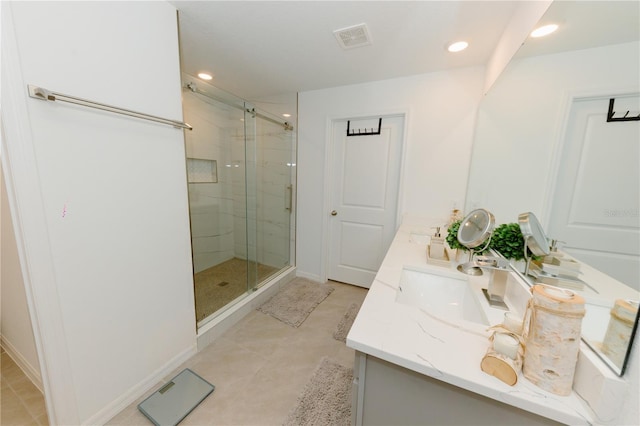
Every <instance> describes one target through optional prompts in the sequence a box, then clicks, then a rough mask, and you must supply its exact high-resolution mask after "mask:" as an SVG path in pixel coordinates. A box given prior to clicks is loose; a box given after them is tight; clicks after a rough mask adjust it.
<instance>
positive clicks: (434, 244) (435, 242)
mask: <svg viewBox="0 0 640 426" xmlns="http://www.w3.org/2000/svg"><path fill="white" fill-rule="evenodd" d="M429 256H430V257H431V258H432V259H438V260H446V259H447V258H446V255H445V248H444V238H442V236H441V235H440V227H439V226H438V227H436V233H435V235H434V236H433V237H431V243H430V244H429Z"/></svg>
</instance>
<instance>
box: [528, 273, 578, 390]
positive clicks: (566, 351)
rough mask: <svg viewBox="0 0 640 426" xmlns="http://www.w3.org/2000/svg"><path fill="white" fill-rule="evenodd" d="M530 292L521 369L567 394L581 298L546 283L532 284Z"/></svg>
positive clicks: (574, 360)
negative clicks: (524, 349)
mask: <svg viewBox="0 0 640 426" xmlns="http://www.w3.org/2000/svg"><path fill="white" fill-rule="evenodd" d="M531 293H532V297H531V299H530V300H529V305H528V307H527V315H526V317H525V324H526V325H525V330H524V341H525V347H526V351H525V354H524V364H523V368H522V372H523V374H524V377H525V378H527V379H528V380H529V381H531V382H532V383H534V384H535V385H537V386H538V387H540V388H542V389H544V390H546V391H549V392H551V393H554V394H556V395H562V396H566V395H569V394H570V393H571V389H572V387H573V377H574V374H575V368H576V363H577V361H578V352H579V350H580V332H581V329H582V318H583V317H584V314H585V310H584V299H583V298H582V297H581V296H579V295H577V294H575V293H574V292H572V291H570V290H566V289H562V288H558V287H553V286H549V285H545V284H536V285H534V286H533V287H532V288H531ZM527 318H528V322H527Z"/></svg>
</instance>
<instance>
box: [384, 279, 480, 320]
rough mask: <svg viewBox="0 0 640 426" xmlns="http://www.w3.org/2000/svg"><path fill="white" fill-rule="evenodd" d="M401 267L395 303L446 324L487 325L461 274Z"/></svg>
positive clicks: (467, 283)
mask: <svg viewBox="0 0 640 426" xmlns="http://www.w3.org/2000/svg"><path fill="white" fill-rule="evenodd" d="M453 274H455V273H453V272H452V274H451V275H445V274H438V273H437V272H433V273H432V272H424V271H420V270H415V269H411V268H407V267H405V268H403V269H402V276H401V277H400V286H399V287H398V290H397V293H396V302H397V303H401V304H404V305H410V306H415V307H417V308H420V309H422V310H424V311H426V312H428V313H430V314H431V315H433V316H435V317H438V318H441V319H443V320H446V321H453V322H461V321H469V322H473V323H476V324H482V325H489V321H488V320H487V317H486V315H485V313H484V311H483V310H482V308H481V307H480V304H479V302H478V300H477V299H476V297H475V296H474V294H473V292H472V290H471V287H470V286H469V282H468V278H467V277H466V276H465V275H462V274H460V275H459V276H457V275H453Z"/></svg>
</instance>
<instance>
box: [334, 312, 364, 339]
mask: <svg viewBox="0 0 640 426" xmlns="http://www.w3.org/2000/svg"><path fill="white" fill-rule="evenodd" d="M359 310H360V306H358V305H357V304H356V303H352V304H351V306H349V308H348V309H347V312H345V313H344V315H343V317H342V319H341V320H340V322H339V323H338V327H337V328H336V331H334V332H333V338H334V339H336V340H338V341H340V342H343V343H346V342H347V334H349V330H351V326H352V325H353V321H355V319H356V315H358V311H359Z"/></svg>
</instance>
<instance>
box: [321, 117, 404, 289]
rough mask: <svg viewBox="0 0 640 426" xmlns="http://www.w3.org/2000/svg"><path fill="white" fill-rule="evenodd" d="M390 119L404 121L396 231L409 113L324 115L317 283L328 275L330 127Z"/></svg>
mask: <svg viewBox="0 0 640 426" xmlns="http://www.w3.org/2000/svg"><path fill="white" fill-rule="evenodd" d="M391 116H401V117H403V119H404V125H403V129H402V140H401V141H400V150H401V151H400V170H399V173H400V178H399V180H398V200H397V204H396V221H395V228H396V230H397V229H398V227H399V226H400V224H401V223H402V210H403V208H402V206H403V205H404V175H405V164H406V156H407V139H408V131H409V119H410V113H409V111H408V110H406V109H399V110H395V109H394V110H387V111H378V112H370V113H362V112H359V113H353V114H349V113H344V114H336V115H328V116H327V118H326V122H325V145H324V146H325V149H324V182H323V184H324V190H323V194H322V211H323V212H324V213H323V214H322V251H321V253H322V255H321V256H322V258H321V259H320V264H321V265H322V268H321V271H320V281H321V282H326V281H327V277H328V272H329V248H330V247H329V211H330V210H331V197H332V191H331V189H332V188H331V181H332V178H331V177H332V176H333V174H332V173H333V171H334V169H335V165H334V164H333V161H332V158H333V153H334V149H335V143H334V140H333V126H334V124H335V123H336V122H338V121H346V120H363V119H370V118H373V117H382V118H383V119H384V118H385V117H391Z"/></svg>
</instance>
